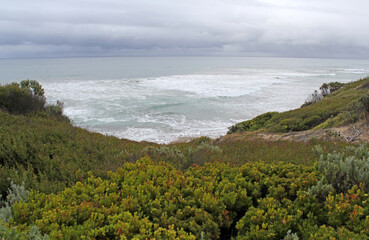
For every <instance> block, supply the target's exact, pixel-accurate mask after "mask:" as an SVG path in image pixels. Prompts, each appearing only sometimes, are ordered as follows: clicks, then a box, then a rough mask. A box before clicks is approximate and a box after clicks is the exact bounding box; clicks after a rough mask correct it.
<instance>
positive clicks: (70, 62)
mask: <svg viewBox="0 0 369 240" xmlns="http://www.w3.org/2000/svg"><path fill="white" fill-rule="evenodd" d="M367 76H369V61H368V60H351V59H311V58H310V59H307V58H249V57H122V58H50V59H0V83H1V84H6V83H10V82H20V81H21V80H24V79H35V80H37V81H39V82H40V83H41V84H42V86H43V87H44V89H45V95H46V97H47V100H48V102H49V103H55V102H56V101H57V100H60V101H62V102H64V112H65V114H66V115H67V116H69V118H70V119H71V120H72V122H73V124H74V125H76V126H80V127H82V128H86V129H88V130H90V131H94V132H100V133H103V134H106V135H113V136H116V137H119V138H126V139H131V140H136V141H151V142H157V143H169V142H173V141H178V140H179V141H183V140H187V139H191V138H195V137H199V136H209V137H211V138H217V137H219V136H222V135H224V134H226V132H227V130H228V127H230V126H231V125H233V124H235V123H238V122H241V121H244V120H247V119H251V118H253V117H255V116H257V115H259V114H261V113H264V112H268V111H286V110H290V109H294V108H297V107H300V106H301V105H302V104H303V103H304V101H305V100H306V98H307V97H308V95H309V94H311V93H312V92H313V91H314V90H316V89H319V87H320V86H321V84H322V83H325V82H332V81H339V82H345V83H346V82H350V81H354V80H357V79H360V78H364V77H367Z"/></svg>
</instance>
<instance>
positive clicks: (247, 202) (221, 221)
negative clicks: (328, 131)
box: [0, 79, 369, 240]
mask: <svg viewBox="0 0 369 240" xmlns="http://www.w3.org/2000/svg"><path fill="white" fill-rule="evenodd" d="M367 85H369V83H368V79H364V80H360V81H358V82H354V83H350V84H346V85H345V86H344V87H343V88H341V89H340V90H337V91H335V92H333V93H331V94H329V95H328V96H326V97H324V98H323V99H321V100H320V101H317V102H315V103H312V104H309V105H307V106H304V107H302V108H300V109H298V110H295V111H297V112H298V114H297V113H294V114H292V113H289V112H287V113H289V114H290V115H289V116H294V117H297V116H304V114H303V112H304V111H305V110H306V111H308V112H309V113H311V114H312V113H317V112H319V111H318V110H317V109H316V106H320V108H321V111H320V112H326V111H327V109H330V110H329V111H331V110H332V112H333V106H334V104H335V102H334V101H338V98H337V99H335V100H334V98H333V100H331V101H330V102H329V104H327V105H326V106H325V105H319V104H321V103H323V102H324V101H327V99H329V98H332V97H334V96H336V95H337V94H338V95H339V96H341V98H342V99H343V100H342V101H341V103H342V104H343V101H345V100H347V99H350V100H349V101H347V104H348V105H346V106H339V107H340V109H341V110H340V112H337V113H336V114H335V115H334V114H333V115H331V116H330V117H329V118H327V120H328V119H331V120H330V121H331V122H332V123H331V124H339V123H342V122H345V121H346V120H345V119H346V118H343V116H348V115H347V114H351V113H353V112H352V111H351V110H352V109H353V108H352V107H351V106H354V105H355V106H357V108H355V109H356V110H355V111H356V112H355V114H356V115H355V116H356V117H357V119H361V118H365V114H364V113H366V112H365V111H367V110H368V109H369V108H366V107H365V106H366V105H365V101H364V100H362V99H365V93H367V92H368V89H367V88H366V86H367ZM41 90H42V91H41ZM346 91H347V92H346ZM15 96H16V97H15ZM363 96H364V98H363ZM18 98H20V99H26V100H22V101H18V100H16V101H13V100H14V99H18ZM9 99H12V101H10V100H9ZM27 102H34V103H35V104H34V106H36V107H32V106H33V105H32V104H31V105H26V106H23V104H25V103H27ZM18 103H19V104H18ZM350 104H352V105H350ZM368 106H369V104H368ZM337 107H338V106H337ZM290 112H294V111H290ZM285 114H286V113H272V114H270V115H272V116H271V117H270V116H268V115H269V113H268V114H266V115H265V116H264V117H262V118H263V120H260V121H259V120H258V121H257V124H258V125H260V126H262V127H257V128H255V130H261V129H266V128H265V126H269V125H268V124H271V122H270V121H271V120H272V119H273V118H274V116H277V115H280V117H282V116H285ZM342 114H344V115H342ZM340 115H341V116H340ZM281 119H282V118H281ZM301 119H303V118H302V117H301ZM342 119H344V121H342ZM272 121H276V120H272ZM350 121H351V120H350ZM325 122H326V121H325ZM325 122H322V123H325ZM322 123H320V124H318V125H315V126H314V127H324V126H322V125H321V124H322ZM270 126H272V125H270ZM0 143H1V144H0V174H1V178H0V195H1V196H0V239H1V240H3V239H333V238H335V239H369V217H368V216H369V208H368V204H367V201H368V200H369V196H368V193H369V178H368V174H367V172H368V171H369V146H368V144H363V145H360V146H358V145H350V144H348V143H346V142H343V141H329V142H327V141H322V140H317V139H311V140H310V141H307V142H294V141H266V140H263V139H259V138H254V137H250V138H248V137H245V138H239V139H232V138H224V139H219V140H211V139H209V138H207V137H201V138H198V139H195V140H193V141H191V142H187V143H175V144H168V145H159V144H155V143H148V142H134V141H129V140H124V139H117V138H115V137H110V136H104V135H101V134H98V133H91V132H89V131H87V130H84V129H81V128H78V127H75V126H73V125H72V124H71V123H70V121H69V119H68V118H67V117H65V116H64V115H63V113H62V103H58V104H57V105H51V106H50V105H47V104H46V99H45V98H44V97H43V89H42V86H40V85H39V84H38V83H37V82H33V81H29V80H27V81H26V82H22V83H21V84H10V85H5V86H0Z"/></svg>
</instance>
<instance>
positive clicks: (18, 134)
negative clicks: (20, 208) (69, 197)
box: [0, 112, 154, 197]
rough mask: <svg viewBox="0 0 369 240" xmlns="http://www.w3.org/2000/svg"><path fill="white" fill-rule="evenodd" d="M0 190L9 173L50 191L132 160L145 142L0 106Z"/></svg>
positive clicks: (0, 191)
mask: <svg viewBox="0 0 369 240" xmlns="http://www.w3.org/2000/svg"><path fill="white" fill-rule="evenodd" d="M0 142H1V144H0V172H1V178H0V194H2V195H3V197H5V196H6V192H7V189H8V188H9V187H10V179H11V180H13V181H14V182H15V183H17V184H21V183H22V182H25V184H26V187H27V189H37V190H39V191H42V192H48V193H50V192H55V191H60V190H62V189H64V188H65V187H66V186H71V185H72V184H74V183H75V182H76V181H78V180H81V179H84V178H86V175H87V172H88V171H90V170H91V171H93V173H94V174H96V175H97V176H102V177H103V176H106V171H108V170H115V169H117V168H118V166H121V164H122V163H123V162H126V161H134V160H136V159H138V158H139V157H140V156H139V155H140V152H141V150H142V149H143V148H145V147H146V146H148V145H154V144H148V143H141V144H139V143H136V142H133V141H128V140H119V139H117V138H114V137H107V136H103V135H101V134H97V133H90V132H88V131H86V130H83V129H81V128H76V127H73V126H72V125H71V124H70V123H68V122H65V121H60V120H57V119H55V118H52V117H49V116H48V115H35V116H23V115H11V114H8V113H2V112H0Z"/></svg>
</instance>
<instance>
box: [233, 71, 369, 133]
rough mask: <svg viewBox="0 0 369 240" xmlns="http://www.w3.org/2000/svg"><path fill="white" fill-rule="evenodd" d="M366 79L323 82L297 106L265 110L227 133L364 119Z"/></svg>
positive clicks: (284, 129) (283, 129)
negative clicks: (287, 109) (273, 110)
mask: <svg viewBox="0 0 369 240" xmlns="http://www.w3.org/2000/svg"><path fill="white" fill-rule="evenodd" d="M368 82H369V78H365V79H362V80H359V81H356V82H352V83H348V84H342V83H338V82H333V83H329V84H323V85H322V86H321V88H320V92H318V91H316V92H315V93H314V94H312V96H311V98H312V99H313V100H308V101H307V102H306V103H305V104H304V105H303V106H302V107H301V108H299V109H295V110H291V111H287V112H282V113H266V114H262V115H260V116H257V117H256V118H254V119H252V120H249V121H245V122H241V123H238V124H236V125H234V126H232V127H230V128H229V132H228V133H230V134H231V133H235V132H240V131H266V132H282V133H283V132H290V131H303V130H309V129H318V128H324V127H333V126H339V125H343V124H348V123H354V122H356V121H360V120H363V119H367V118H368V113H369V111H368V109H369V108H368V107H367V106H369V101H368V99H369V97H368V93H367V88H366V87H362V86H364V85H366V84H367V83H368Z"/></svg>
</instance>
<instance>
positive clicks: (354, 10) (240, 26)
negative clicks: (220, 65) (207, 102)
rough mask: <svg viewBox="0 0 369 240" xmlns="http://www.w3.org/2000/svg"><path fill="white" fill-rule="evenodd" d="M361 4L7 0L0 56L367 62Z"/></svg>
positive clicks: (368, 36)
mask: <svg viewBox="0 0 369 240" xmlns="http://www.w3.org/2000/svg"><path fill="white" fill-rule="evenodd" d="M368 8H369V1H367V0H353V1H349V2H348V1H344V0H323V1H322V0H320V1H317V0H280V1H275V0H248V1H246V0H197V1H195V0H186V1H182V0H180V1H173V0H157V1H149V0H135V1H119V0H105V1H102V0H100V1H98V0H73V1H72V0H64V1H47V0H33V1H26V0H5V1H3V2H2V4H1V5H0V57H63V56H128V55H129V56H131V55H137V56H141V55H221V56H223V55H225V56H259V55H260V56H293V57H299V56H301V57H309V56H311V57H358V58H368V57H369V31H368V30H369V29H368V28H369V26H368V25H367V22H368V20H369V16H368V14H367V13H366V10H367V9H368Z"/></svg>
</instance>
